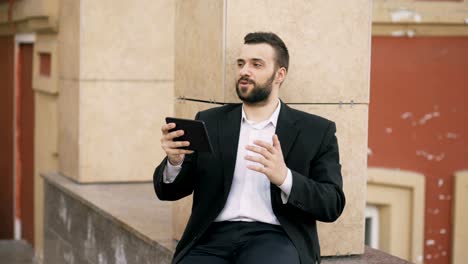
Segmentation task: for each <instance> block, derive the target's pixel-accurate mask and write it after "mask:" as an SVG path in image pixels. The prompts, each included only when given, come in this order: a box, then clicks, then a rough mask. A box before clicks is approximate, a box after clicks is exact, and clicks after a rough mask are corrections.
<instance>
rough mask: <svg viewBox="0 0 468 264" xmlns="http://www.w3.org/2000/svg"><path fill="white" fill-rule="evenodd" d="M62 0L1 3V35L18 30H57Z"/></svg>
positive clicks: (20, 0)
mask: <svg viewBox="0 0 468 264" xmlns="http://www.w3.org/2000/svg"><path fill="white" fill-rule="evenodd" d="M59 1H60V0H16V1H14V3H13V5H12V8H11V22H12V24H11V23H10V21H9V15H8V11H9V9H10V5H9V3H7V2H5V3H2V4H0V35H1V34H14V33H18V32H56V31H57V25H58V8H59Z"/></svg>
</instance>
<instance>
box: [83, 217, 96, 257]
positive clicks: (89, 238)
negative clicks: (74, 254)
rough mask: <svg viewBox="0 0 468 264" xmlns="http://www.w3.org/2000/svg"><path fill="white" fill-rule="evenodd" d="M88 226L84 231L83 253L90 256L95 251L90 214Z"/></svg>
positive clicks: (94, 238)
mask: <svg viewBox="0 0 468 264" xmlns="http://www.w3.org/2000/svg"><path fill="white" fill-rule="evenodd" d="M87 222H88V226H87V232H86V240H85V241H84V255H85V257H87V258H92V256H95V253H96V237H95V234H94V233H95V232H94V226H93V223H92V221H91V216H88V220H87Z"/></svg>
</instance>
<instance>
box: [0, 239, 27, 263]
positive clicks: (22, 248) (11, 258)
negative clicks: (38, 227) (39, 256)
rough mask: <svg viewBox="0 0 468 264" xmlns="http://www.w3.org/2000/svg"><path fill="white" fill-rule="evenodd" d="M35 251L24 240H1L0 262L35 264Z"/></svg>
mask: <svg viewBox="0 0 468 264" xmlns="http://www.w3.org/2000/svg"><path fill="white" fill-rule="evenodd" d="M33 263H35V262H34V251H33V249H32V247H31V245H30V244H28V243H27V242H26V241H24V240H0V264H33Z"/></svg>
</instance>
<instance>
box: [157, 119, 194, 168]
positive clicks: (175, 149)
mask: <svg viewBox="0 0 468 264" xmlns="http://www.w3.org/2000/svg"><path fill="white" fill-rule="evenodd" d="M175 127H176V124H175V123H169V124H165V125H163V126H162V128H161V131H162V135H163V136H162V138H161V147H162V149H163V150H164V152H166V155H167V159H168V161H169V162H170V163H171V164H172V165H180V164H182V162H183V161H184V157H185V154H192V153H193V150H187V149H180V148H181V147H187V146H189V145H190V142H188V141H174V138H176V137H180V136H182V135H183V134H184V131H183V130H176V131H172V132H169V130H171V129H173V128H175Z"/></svg>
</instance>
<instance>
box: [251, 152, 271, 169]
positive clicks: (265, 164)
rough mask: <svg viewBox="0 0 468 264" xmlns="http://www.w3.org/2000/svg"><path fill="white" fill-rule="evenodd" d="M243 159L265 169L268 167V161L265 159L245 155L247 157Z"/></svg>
mask: <svg viewBox="0 0 468 264" xmlns="http://www.w3.org/2000/svg"><path fill="white" fill-rule="evenodd" d="M245 159H246V160H250V161H253V162H258V163H260V164H262V165H263V166H265V167H267V166H268V165H269V161H268V160H267V159H265V158H264V157H259V156H251V155H247V156H245Z"/></svg>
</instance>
